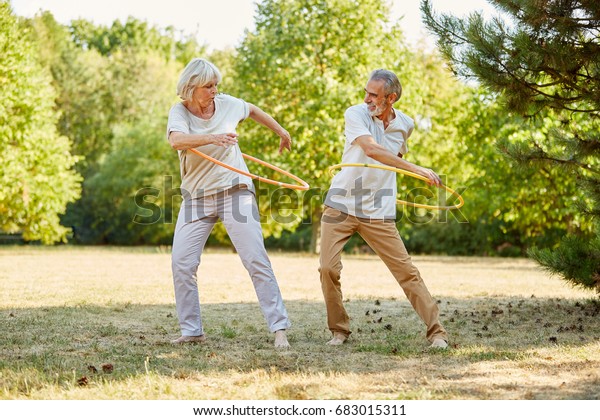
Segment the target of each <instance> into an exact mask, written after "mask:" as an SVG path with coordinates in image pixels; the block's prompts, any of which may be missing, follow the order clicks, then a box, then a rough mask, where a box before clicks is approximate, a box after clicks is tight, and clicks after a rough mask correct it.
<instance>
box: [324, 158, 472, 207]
mask: <svg viewBox="0 0 600 420" xmlns="http://www.w3.org/2000/svg"><path fill="white" fill-rule="evenodd" d="M347 166H358V167H364V168H376V169H385V170H386V171H393V172H397V173H399V174H404V175H408V176H411V177H413V178H417V179H420V180H422V181H425V182H427V183H429V179H428V178H426V177H424V176H422V175H419V174H416V173H414V172H410V171H406V170H404V169H400V168H394V167H393V166H387V165H374V164H370V163H338V164H337V165H333V166H330V167H329V173H330V174H333V171H334V170H335V169H338V168H344V167H347ZM440 188H444V189H445V190H446V191H448V192H449V193H450V197H453V196H456V198H458V201H459V203H458V204H455V205H453V206H431V205H429V204H420V203H411V202H409V201H404V200H398V199H396V202H397V203H398V204H404V205H406V206H412V207H418V208H421V209H429V210H456V209H459V208H461V207H462V206H463V205H464V204H465V200H463V198H462V197H461V195H460V194H459V193H457V192H456V191H454V190H453V189H452V188H450V187H447V186H445V185H442V186H441V187H440Z"/></svg>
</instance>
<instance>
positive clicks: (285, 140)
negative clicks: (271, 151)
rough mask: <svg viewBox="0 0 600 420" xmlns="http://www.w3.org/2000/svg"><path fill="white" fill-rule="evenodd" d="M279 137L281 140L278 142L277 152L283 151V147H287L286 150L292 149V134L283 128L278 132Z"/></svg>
mask: <svg viewBox="0 0 600 420" xmlns="http://www.w3.org/2000/svg"><path fill="white" fill-rule="evenodd" d="M279 137H281V141H280V142H279V153H282V152H283V149H287V150H288V151H290V150H292V136H290V133H288V132H287V130H283V132H282V133H280V134H279Z"/></svg>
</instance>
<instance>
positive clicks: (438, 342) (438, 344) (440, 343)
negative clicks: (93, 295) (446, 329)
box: [431, 338, 448, 349]
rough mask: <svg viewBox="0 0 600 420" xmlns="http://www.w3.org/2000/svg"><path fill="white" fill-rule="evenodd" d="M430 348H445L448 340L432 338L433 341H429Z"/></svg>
mask: <svg viewBox="0 0 600 420" xmlns="http://www.w3.org/2000/svg"><path fill="white" fill-rule="evenodd" d="M431 348H432V349H445V348H448V342H447V341H446V340H444V339H441V338H436V339H434V340H433V343H431Z"/></svg>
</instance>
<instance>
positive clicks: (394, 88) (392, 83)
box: [369, 69, 402, 102]
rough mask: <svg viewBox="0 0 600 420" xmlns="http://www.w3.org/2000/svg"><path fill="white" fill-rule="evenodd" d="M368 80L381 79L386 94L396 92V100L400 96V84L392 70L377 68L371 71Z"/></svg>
mask: <svg viewBox="0 0 600 420" xmlns="http://www.w3.org/2000/svg"><path fill="white" fill-rule="evenodd" d="M369 80H383V82H384V83H385V84H384V91H385V94H386V96H387V95H389V94H390V93H395V94H396V100H395V101H394V102H396V101H397V100H398V99H400V97H401V96H402V85H401V84H400V80H398V76H396V74H395V73H394V72H392V71H389V70H385V69H377V70H374V71H373V72H372V73H371V76H370V77H369Z"/></svg>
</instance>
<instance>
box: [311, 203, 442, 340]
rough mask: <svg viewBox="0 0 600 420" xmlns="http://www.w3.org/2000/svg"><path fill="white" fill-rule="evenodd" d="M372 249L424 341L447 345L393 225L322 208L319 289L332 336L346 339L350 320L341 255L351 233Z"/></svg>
mask: <svg viewBox="0 0 600 420" xmlns="http://www.w3.org/2000/svg"><path fill="white" fill-rule="evenodd" d="M355 232H358V234H359V235H360V236H361V237H362V238H363V239H364V240H365V241H366V242H367V244H368V245H369V246H370V247H371V248H373V250H374V251H375V252H376V253H377V255H378V256H379V257H380V258H381V260H382V261H383V262H384V263H385V264H386V266H387V267H388V269H389V270H390V271H391V273H392V275H393V276H394V278H395V279H396V281H397V282H398V283H399V284H400V287H402V290H403V291H404V293H405V294H406V297H407V298H408V300H409V301H410V303H411V305H412V306H413V308H414V309H415V311H416V312H417V314H418V315H419V316H420V317H421V319H422V320H423V322H425V325H426V326H427V339H428V340H429V341H430V342H432V341H433V340H434V339H436V338H441V339H443V340H446V341H448V334H447V332H446V330H445V329H444V327H443V326H442V324H440V321H439V309H438V306H437V304H436V302H435V300H434V299H433V297H432V296H431V294H430V293H429V291H428V290H427V286H425V283H424V282H423V279H422V278H421V275H420V273H419V270H417V268H416V267H415V266H414V264H413V263H412V261H411V258H410V256H409V255H408V252H407V251H406V247H405V246H404V242H402V239H401V238H400V234H399V233H398V229H396V225H395V223H394V222H393V221H389V220H388V221H384V220H371V219H363V218H358V217H354V216H351V215H349V214H346V213H343V212H341V211H339V210H336V209H333V208H330V207H327V206H326V207H325V211H324V213H323V217H322V219H321V258H320V268H319V272H320V273H321V287H322V289H323V296H324V298H325V305H326V307H327V325H328V327H329V330H330V331H331V332H332V333H341V334H344V335H346V336H349V335H350V333H351V332H350V319H349V317H348V313H347V312H346V310H345V308H344V304H343V302H342V287H341V282H340V278H341V272H342V262H341V255H342V249H343V248H344V245H345V244H346V242H348V240H349V239H350V237H351V236H352V234H353V233H355Z"/></svg>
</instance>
